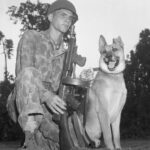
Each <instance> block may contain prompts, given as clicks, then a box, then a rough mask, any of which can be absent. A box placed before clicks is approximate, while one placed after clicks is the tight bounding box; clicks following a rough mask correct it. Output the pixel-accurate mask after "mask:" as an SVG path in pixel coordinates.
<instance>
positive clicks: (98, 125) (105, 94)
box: [85, 35, 127, 150]
mask: <svg viewBox="0 0 150 150" xmlns="http://www.w3.org/2000/svg"><path fill="white" fill-rule="evenodd" d="M99 52H100V55H101V56H100V61H99V68H100V69H99V71H98V72H97V75H96V77H95V79H94V81H93V83H92V86H91V88H90V89H89V94H88V100H87V104H86V108H87V109H86V122H85V130H86V133H87V135H88V136H89V138H90V139H91V140H92V141H93V142H94V144H95V147H99V146H100V143H101V142H100V137H101V135H102V134H103V138H104V142H105V145H106V147H107V148H108V149H110V150H114V149H118V150H120V149H121V144H120V120H121V112H122V109H123V107H124V105H125V102H126V95H127V90H126V86H125V82H124V77H123V71H124V69H125V57H124V45H123V42H122V40H121V38H120V37H118V38H116V39H113V43H112V44H111V45H108V44H107V43H106V40H105V38H104V37H103V36H102V35H101V36H100V39H99Z"/></svg>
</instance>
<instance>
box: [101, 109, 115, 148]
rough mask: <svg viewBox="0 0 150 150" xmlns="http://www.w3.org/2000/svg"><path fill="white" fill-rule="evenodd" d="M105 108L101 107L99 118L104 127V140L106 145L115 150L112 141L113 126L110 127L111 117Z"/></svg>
mask: <svg viewBox="0 0 150 150" xmlns="http://www.w3.org/2000/svg"><path fill="white" fill-rule="evenodd" d="M102 109H103V108H100V112H99V113H98V115H99V120H100V124H101V127H102V132H103V137H104V142H105V144H106V147H107V148H108V149H110V150H114V146H113V142H112V133H111V127H110V118H109V115H108V113H107V112H106V110H104V109H103V110H102Z"/></svg>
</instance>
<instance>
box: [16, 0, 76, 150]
mask: <svg viewBox="0 0 150 150" xmlns="http://www.w3.org/2000/svg"><path fill="white" fill-rule="evenodd" d="M47 17H48V19H49V21H50V26H49V29H48V30H46V31H40V32H37V31H33V30H29V31H26V32H25V33H24V34H23V36H22V38H21V39H20V41H19V44H18V49H17V59H16V81H15V90H16V105H17V109H18V113H19V116H18V122H19V124H20V126H21V128H22V130H23V131H24V133H25V143H24V147H23V149H27V150H33V149H36V150H57V149H59V128H58V125H57V124H56V123H55V122H53V120H52V116H53V114H63V113H64V110H66V104H65V102H64V101H63V100H62V99H61V98H60V97H59V96H58V95H56V92H57V90H58V88H59V83H60V77H61V73H62V70H63V60H64V53H65V52H66V51H67V47H65V43H64V40H63V36H64V34H65V33H66V32H67V31H68V29H69V28H70V27H71V26H72V25H73V24H75V22H76V21H77V20H78V15H77V13H76V9H75V7H74V5H73V4H72V3H71V2H69V1H67V0H57V1H55V2H53V3H52V4H51V5H50V8H49V9H48V13H47Z"/></svg>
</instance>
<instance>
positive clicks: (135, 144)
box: [0, 139, 150, 150]
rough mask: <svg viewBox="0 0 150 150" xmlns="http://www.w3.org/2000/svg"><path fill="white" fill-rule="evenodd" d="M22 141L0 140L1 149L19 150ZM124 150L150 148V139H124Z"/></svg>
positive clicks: (144, 149)
mask: <svg viewBox="0 0 150 150" xmlns="http://www.w3.org/2000/svg"><path fill="white" fill-rule="evenodd" d="M19 146H20V142H0V150H17V149H18V148H19ZM122 147H123V150H124V149H125V150H150V139H149V140H148V139H147V140H124V141H122Z"/></svg>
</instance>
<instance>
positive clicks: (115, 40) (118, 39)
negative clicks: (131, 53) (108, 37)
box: [113, 36, 124, 48]
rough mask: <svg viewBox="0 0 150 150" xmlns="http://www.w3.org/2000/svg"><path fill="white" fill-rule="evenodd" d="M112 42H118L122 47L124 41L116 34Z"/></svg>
mask: <svg viewBox="0 0 150 150" xmlns="http://www.w3.org/2000/svg"><path fill="white" fill-rule="evenodd" d="M113 43H114V44H119V45H120V47H121V48H124V43H123V41H122V39H121V37H120V36H118V38H116V39H113Z"/></svg>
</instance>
